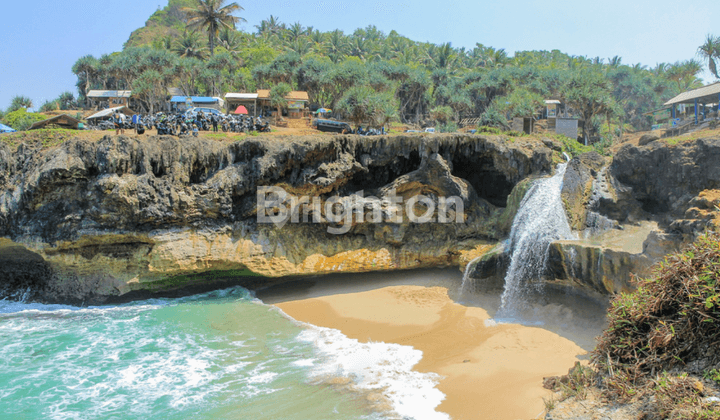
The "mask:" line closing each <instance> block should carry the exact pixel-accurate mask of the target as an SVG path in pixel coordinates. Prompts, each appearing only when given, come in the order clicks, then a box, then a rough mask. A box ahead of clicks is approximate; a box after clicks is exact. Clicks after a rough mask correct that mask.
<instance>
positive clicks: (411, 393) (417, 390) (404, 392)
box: [297, 324, 450, 420]
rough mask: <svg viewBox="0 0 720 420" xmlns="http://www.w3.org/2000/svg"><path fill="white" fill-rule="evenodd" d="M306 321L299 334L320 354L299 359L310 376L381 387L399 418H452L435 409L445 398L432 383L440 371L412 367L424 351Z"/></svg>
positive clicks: (370, 388)
mask: <svg viewBox="0 0 720 420" xmlns="http://www.w3.org/2000/svg"><path fill="white" fill-rule="evenodd" d="M305 325H306V329H304V330H303V331H302V332H301V333H300V334H299V335H298V340H300V341H303V342H308V343H312V344H313V345H314V346H315V347H316V348H317V350H318V352H319V354H320V356H321V357H320V358H319V359H315V360H307V359H306V360H302V361H298V362H297V363H299V364H302V365H305V366H312V368H311V373H310V375H311V379H312V380H315V381H318V382H332V381H333V378H348V379H350V380H351V381H352V383H353V385H354V386H355V387H356V388H357V389H358V390H361V391H376V392H380V393H382V395H383V396H384V399H385V400H386V401H387V402H389V404H390V406H391V408H392V411H394V412H395V413H397V414H398V415H399V416H401V418H403V419H423V420H436V419H437V420H448V419H449V418H450V417H449V416H448V415H447V414H445V413H441V412H437V411H435V408H436V407H437V406H438V405H439V404H440V403H441V402H442V400H443V399H444V398H445V395H444V394H443V393H442V392H440V390H438V389H437V388H436V387H435V386H436V385H437V383H438V382H439V380H440V378H441V377H440V376H439V375H437V374H434V373H422V372H417V371H414V370H412V368H413V366H415V365H416V364H417V363H418V362H419V361H420V359H422V351H420V350H417V349H414V348H412V347H410V346H403V345H400V344H392V343H382V342H368V343H361V342H359V341H358V340H355V339H351V338H348V337H346V336H345V335H344V334H343V333H342V332H340V331H338V330H334V329H330V328H323V327H317V326H314V325H309V324H305Z"/></svg>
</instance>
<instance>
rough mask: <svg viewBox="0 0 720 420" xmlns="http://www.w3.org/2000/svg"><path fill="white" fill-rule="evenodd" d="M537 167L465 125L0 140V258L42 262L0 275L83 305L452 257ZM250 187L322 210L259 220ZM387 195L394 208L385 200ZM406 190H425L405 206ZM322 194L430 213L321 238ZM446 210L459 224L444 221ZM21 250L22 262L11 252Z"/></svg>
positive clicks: (490, 229)
mask: <svg viewBox="0 0 720 420" xmlns="http://www.w3.org/2000/svg"><path fill="white" fill-rule="evenodd" d="M551 162H552V152H551V151H550V150H549V149H548V148H547V147H545V146H544V145H543V144H542V143H540V142H537V143H532V142H529V141H528V142H522V141H515V142H513V143H509V142H507V141H504V140H503V139H501V138H492V137H481V136H465V135H434V136H430V137H425V136H396V137H385V136H383V137H379V136H378V137H371V138H368V137H359V136H335V137H329V136H322V137H306V138H282V137H273V138H266V139H263V138H260V137H258V138H251V139H247V140H244V141H241V142H237V143H230V144H228V143H222V142H216V141H210V140H203V139H197V138H193V139H176V138H173V137H167V136H159V137H154V138H150V139H147V140H140V139H137V138H130V137H125V136H119V137H116V136H106V137H105V138H103V139H102V140H101V141H99V142H87V141H80V140H73V141H69V142H67V143H65V144H63V145H62V146H60V147H58V148H55V149H52V150H47V151H43V152H38V151H34V150H30V149H28V148H25V147H24V146H21V147H20V148H19V149H18V150H17V151H15V152H12V153H11V152H10V150H9V149H7V147H4V146H2V147H0V188H1V189H0V237H3V238H5V240H7V241H8V243H7V246H6V247H0V261H16V260H17V261H20V260H22V261H37V263H38V264H35V263H34V262H31V263H29V264H28V265H37V266H42V267H44V268H42V270H46V271H44V273H45V274H46V275H44V276H42V278H41V279H38V280H37V281H35V283H33V284H32V285H28V284H27V281H26V280H24V279H27V278H30V277H32V275H29V274H28V273H27V272H23V271H22V270H19V271H18V270H15V271H13V273H16V274H12V275H9V276H6V277H5V278H3V280H2V282H3V283H2V284H3V287H4V288H5V289H6V290H10V289H13V290H16V289H18V288H21V287H25V286H33V287H34V288H35V289H34V290H35V292H36V294H37V298H38V299H41V300H46V301H65V302H82V301H84V302H86V303H97V302H102V301H105V300H106V299H108V298H113V299H114V298H117V297H122V296H129V295H131V294H133V293H139V292H142V291H164V290H171V289H177V288H180V287H184V286H187V285H198V284H207V283H212V282H213V281H216V280H217V281H226V280H227V279H229V278H230V279H236V280H237V281H240V282H241V284H250V283H252V284H259V283H262V280H259V279H261V278H278V277H283V276H294V275H303V274H318V273H326V272H337V271H344V272H357V271H370V270H391V269H406V268H417V267H437V266H450V265H453V264H455V263H457V259H458V258H459V255H460V254H461V252H460V251H462V250H468V249H473V248H474V247H476V246H477V245H478V244H479V243H486V242H485V241H484V240H487V239H490V240H498V239H500V238H502V237H503V236H504V235H505V234H506V230H507V228H508V227H509V224H508V220H509V221H510V222H511V221H512V217H513V214H510V213H511V211H509V210H508V209H507V208H508V207H512V206H508V201H511V202H512V201H513V200H517V198H513V196H512V192H513V189H514V188H515V187H516V185H517V184H518V183H519V182H520V181H522V180H523V179H525V178H527V177H528V176H531V175H534V174H540V173H544V172H549V171H550V170H551V165H552V163H551ZM3 168H4V169H5V170H2V169H3ZM261 186H273V187H277V188H282V189H283V191H286V192H287V193H288V194H290V195H293V196H296V197H301V196H308V197H314V196H317V197H319V198H320V200H321V204H322V205H321V206H320V208H319V210H318V211H310V212H309V213H308V214H307V216H308V222H305V223H302V222H300V223H292V222H288V223H285V224H283V226H282V228H280V227H278V226H276V225H274V224H272V223H270V224H262V223H258V217H257V216H258V215H257V203H258V197H257V191H258V187H261ZM359 191H362V192H363V196H364V198H363V199H362V201H357V200H356V198H357V196H358V192H359ZM391 192H392V193H394V194H396V195H397V196H398V197H400V198H402V199H403V202H402V204H400V205H398V204H392V203H388V198H389V197H390V195H391ZM417 194H422V195H423V196H426V197H427V198H428V200H429V201H425V202H420V203H415V205H414V206H412V208H411V207H408V206H407V201H408V200H409V198H411V197H412V196H415V195H417ZM369 196H372V197H373V199H371V198H368V197H369ZM332 197H338V198H339V199H341V201H342V200H350V199H352V200H356V201H355V202H360V203H362V207H361V208H362V210H358V211H361V212H362V213H363V215H364V216H367V215H369V214H370V213H372V211H373V210H374V209H376V208H379V209H380V213H381V214H382V215H383V217H385V216H386V215H387V214H388V213H390V212H392V211H393V210H397V211H405V212H407V211H412V212H413V213H414V214H415V215H416V216H417V215H422V214H427V215H429V216H430V217H431V218H432V219H433V220H434V221H435V222H434V223H413V222H411V221H410V220H409V217H408V215H407V214H406V215H405V217H404V218H403V219H402V220H401V221H400V222H399V223H398V222H391V221H389V220H385V219H383V220H381V221H379V222H372V223H371V222H368V221H367V220H368V219H367V218H365V219H364V221H362V222H359V221H358V214H356V213H354V216H353V218H351V219H350V223H351V225H350V226H348V227H349V229H348V230H347V232H346V233H343V234H332V233H330V232H329V228H331V227H338V225H339V224H342V223H337V222H333V220H331V219H332V218H331V217H330V216H331V215H329V214H328V213H327V212H328V208H327V207H326V206H325V204H327V202H328V200H329V199H331V198H332ZM446 197H457V200H458V202H456V203H455V207H452V209H451V210H450V211H449V213H448V215H449V218H451V219H452V220H453V221H452V222H448V223H438V222H437V221H438V217H439V213H438V211H439V209H440V203H441V199H443V198H446ZM375 198H376V199H377V201H373V200H374V199H375ZM429 204H432V205H431V206H428V205H429ZM282 205H283V206H285V205H289V204H287V203H283V204H282ZM458 206H459V207H458ZM428 207H432V209H431V210H433V211H432V212H428ZM458 209H460V210H462V215H463V218H462V222H457V220H456V219H455V216H456V215H457V214H456V213H455V212H456V211H457V210H458ZM315 216H317V218H316V219H313V217H315ZM311 220H315V223H313V222H312V221H311ZM10 241H11V242H10ZM20 249H22V250H24V251H23V252H25V251H26V252H27V253H26V254H23V255H25V257H27V258H25V257H23V258H25V259H18V258H16V257H17V256H18V255H20V254H22V253H20V254H18V251H19V250H20ZM31 256H32V258H30V257H31ZM339 256H344V257H343V258H340V257H339ZM345 257H347V258H345ZM21 265H22V264H21ZM18 267H20V266H18ZM28 276H30V277H28ZM258 276H262V277H258ZM243 282H244V283H243ZM6 294H7V293H6Z"/></svg>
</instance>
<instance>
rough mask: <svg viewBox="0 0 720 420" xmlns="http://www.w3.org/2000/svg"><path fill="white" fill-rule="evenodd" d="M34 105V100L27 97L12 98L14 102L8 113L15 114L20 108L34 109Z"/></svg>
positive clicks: (11, 103)
mask: <svg viewBox="0 0 720 420" xmlns="http://www.w3.org/2000/svg"><path fill="white" fill-rule="evenodd" d="M32 106H33V103H32V99H30V98H28V97H27V96H22V95H20V96H15V97H13V98H12V101H11V102H10V107H9V108H8V109H7V112H8V113H10V112H13V111H17V110H18V109H20V108H25V109H28V108H32Z"/></svg>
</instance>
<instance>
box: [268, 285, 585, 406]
mask: <svg viewBox="0 0 720 420" xmlns="http://www.w3.org/2000/svg"><path fill="white" fill-rule="evenodd" d="M401 283H403V284H393V285H385V286H384V285H382V284H375V285H369V286H368V285H366V286H365V287H354V286H352V285H349V286H348V287H346V288H345V290H343V287H342V285H341V286H337V287H335V289H332V290H323V291H317V290H316V291H314V292H312V291H309V290H308V289H306V288H303V289H299V290H295V291H287V292H286V293H285V295H284V296H278V295H275V296H274V299H270V300H276V301H275V302H267V299H266V298H264V297H262V296H259V297H261V299H263V300H266V303H273V304H275V305H277V306H278V307H279V308H281V309H282V310H283V311H284V312H285V313H287V314H288V315H290V316H291V317H293V318H295V319H296V320H298V321H303V322H307V323H310V324H313V325H317V326H321V327H327V328H334V329H338V330H340V331H342V332H343V333H344V334H345V335H346V336H348V337H350V338H355V339H358V340H360V341H362V342H368V341H376V342H377V341H383V342H387V343H397V344H403V345H409V346H412V347H414V348H416V349H419V350H421V351H422V352H423V358H422V360H421V361H420V363H418V365H416V366H415V369H416V370H418V371H421V372H434V373H437V374H439V375H441V376H442V377H443V379H441V380H440V383H439V384H438V385H437V387H438V389H439V390H440V391H442V392H443V393H444V394H445V396H446V397H445V400H444V401H443V402H442V404H440V406H438V407H437V410H438V411H441V412H445V413H448V414H449V415H450V416H451V417H452V418H453V419H533V418H537V416H538V415H540V414H541V413H542V412H543V410H544V404H543V400H542V398H543V397H546V398H547V397H549V396H550V392H549V391H548V390H545V389H544V388H543V387H542V379H543V377H546V376H552V375H560V374H565V373H567V371H568V369H569V368H570V367H572V366H573V364H574V363H575V361H577V360H579V359H578V356H582V355H584V354H586V351H585V350H584V349H583V348H581V347H580V346H578V345H577V344H575V343H574V342H572V341H570V340H568V339H567V338H564V337H561V336H560V335H558V334H556V333H553V332H550V331H548V330H546V329H543V328H536V327H528V326H523V325H518V324H494V322H493V321H492V319H491V316H490V315H489V314H488V312H487V311H486V310H485V309H482V308H480V307H468V306H464V305H461V304H458V303H456V302H455V301H453V299H451V298H450V296H449V295H448V291H449V290H451V287H452V285H449V284H443V283H442V282H439V285H433V282H427V281H425V282H424V283H425V284H421V285H413V284H408V283H412V279H410V280H408V281H403V282H401ZM418 283H423V282H422V281H420V282H418Z"/></svg>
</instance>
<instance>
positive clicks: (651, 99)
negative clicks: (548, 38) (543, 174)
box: [73, 0, 716, 143]
mask: <svg viewBox="0 0 720 420" xmlns="http://www.w3.org/2000/svg"><path fill="white" fill-rule="evenodd" d="M241 11H242V8H241V7H239V6H238V5H237V4H236V3H231V4H229V5H225V3H224V2H223V1H220V0H170V1H169V3H168V5H167V6H166V7H165V8H163V9H161V10H158V11H157V12H155V13H154V14H153V15H152V16H151V17H150V19H149V20H148V22H147V24H146V26H145V27H143V28H141V29H138V30H137V31H135V32H134V33H133V34H132V35H131V37H130V39H129V40H128V42H127V43H126V45H125V48H124V49H123V51H120V52H117V53H113V54H111V55H106V56H103V57H100V58H97V59H96V58H94V57H92V56H85V57H82V58H80V59H79V60H78V62H76V64H75V66H73V72H74V73H75V74H76V75H77V77H78V90H79V93H80V95H81V98H80V99H83V97H84V95H85V94H86V93H87V91H88V90H89V89H92V88H96V89H97V88H100V89H132V90H133V91H137V92H139V95H140V96H141V97H142V103H143V105H144V107H145V108H146V111H150V109H151V108H153V107H154V108H157V105H158V104H159V102H160V101H161V99H160V98H161V97H162V95H158V94H155V93H154V92H152V89H150V87H151V86H155V87H157V90H158V92H157V93H159V92H160V91H161V90H162V89H165V88H167V87H180V88H181V89H183V91H184V92H185V93H186V94H188V95H208V96H219V95H222V93H224V92H238V91H255V90H256V89H272V88H273V87H274V86H275V85H277V84H279V83H287V84H288V85H290V86H291V87H292V89H294V90H304V91H307V92H308V95H309V97H310V102H311V103H314V104H317V105H318V106H322V107H325V108H332V109H334V110H337V112H338V114H339V116H340V117H342V118H348V119H350V116H351V114H352V115H353V117H352V118H355V119H356V120H357V118H359V116H360V114H365V115H366V116H367V117H368V118H370V119H365V120H363V121H362V123H363V124H367V123H371V124H373V125H375V124H380V123H381V122H382V121H383V120H384V121H390V120H398V121H400V122H402V123H405V124H414V125H434V126H436V127H437V128H438V129H439V130H440V131H453V130H455V128H456V126H457V125H458V124H459V122H460V120H461V119H463V118H477V117H479V118H480V119H481V122H480V125H484V126H489V127H496V128H498V129H501V130H507V129H508V128H509V127H508V119H511V118H513V117H516V116H530V115H533V114H535V113H537V112H538V111H539V110H540V109H542V107H543V105H544V104H543V103H542V100H543V99H548V98H558V99H561V100H563V101H565V102H566V103H568V104H570V105H572V106H573V107H574V108H575V110H576V112H578V113H579V114H580V116H581V117H583V118H584V119H585V120H586V124H585V131H584V133H583V136H584V137H586V138H588V139H589V141H590V142H597V141H601V140H602V139H606V140H607V141H606V143H607V142H612V141H613V140H614V139H616V138H617V137H618V136H619V135H621V134H622V132H623V130H625V127H628V128H631V129H642V128H649V122H648V120H647V118H645V117H643V116H642V113H643V112H645V111H649V110H652V109H655V108H657V107H660V106H661V105H662V103H663V102H664V101H665V100H667V99H668V98H669V97H672V96H674V95H676V94H677V93H679V92H680V91H682V90H684V89H686V88H688V87H694V86H697V85H698V84H699V79H698V78H697V77H696V76H697V74H698V72H699V71H700V69H701V65H700V62H699V61H695V60H687V61H684V62H677V63H674V64H666V63H661V64H658V65H657V66H656V67H655V68H652V69H649V68H647V67H645V66H642V65H633V66H628V65H624V64H622V60H621V59H620V58H619V57H613V58H610V59H607V61H606V60H604V59H601V58H599V57H596V58H587V57H583V56H571V55H568V54H564V53H562V52H560V51H557V50H553V51H517V52H515V53H514V55H513V56H512V57H510V56H509V55H508V54H507V53H506V52H505V51H504V50H502V49H495V48H492V47H489V46H485V45H483V44H480V43H478V44H476V45H475V47H474V48H472V49H465V48H455V47H453V46H452V45H451V44H450V43H444V44H440V45H435V44H431V43H426V42H416V41H413V40H410V39H408V38H406V37H404V36H402V35H400V34H398V33H397V32H395V31H391V32H390V33H384V32H382V31H380V30H378V29H377V28H376V27H375V26H373V25H370V26H367V27H365V28H359V29H356V30H355V31H353V32H352V33H349V34H346V33H344V32H343V31H340V30H334V31H330V32H321V31H319V30H317V29H314V28H312V27H305V26H303V25H302V24H301V23H299V22H296V23H293V24H291V25H287V24H285V23H282V22H280V21H279V20H278V18H277V17H275V16H272V15H271V16H270V17H269V18H268V19H266V20H263V21H262V22H261V23H260V24H259V25H257V26H256V31H255V32H254V33H250V32H244V31H237V30H235V27H234V26H235V23H237V22H238V21H240V20H242V18H241V17H240V16H238V15H237V13H239V12H241ZM201 34H202V35H205V34H206V35H207V36H201ZM714 41H716V39H715V38H713V42H714ZM713 45H714V44H713ZM705 50H707V49H705ZM708 51H709V50H708ZM713 51H714V50H713ZM208 52H209V54H208ZM714 54H715V53H714V52H711V55H710V56H709V57H710V58H712V57H715V55H714ZM708 60H709V59H708ZM713 60H714V58H713ZM708 62H710V61H708ZM135 63H137V64H138V65H133V64H135ZM146 72H147V73H149V74H148V75H144V73H146ZM368 98H381V99H377V100H372V101H370V100H369V99H368ZM363 101H365V103H367V104H372V105H373V106H374V109H371V110H364V111H362V112H360V111H359V110H358V109H357V107H358V106H360V105H362V103H363ZM378 102H382V106H376V105H378ZM341 103H342V106H340V107H338V105H340V104H341ZM358 104H360V105H358ZM391 108H392V109H391ZM358 121H359V120H358ZM628 124H629V125H628ZM603 127H608V129H604V128H603ZM610 127H613V129H610ZM618 127H623V128H622V129H618ZM603 131H605V133H603Z"/></svg>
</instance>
